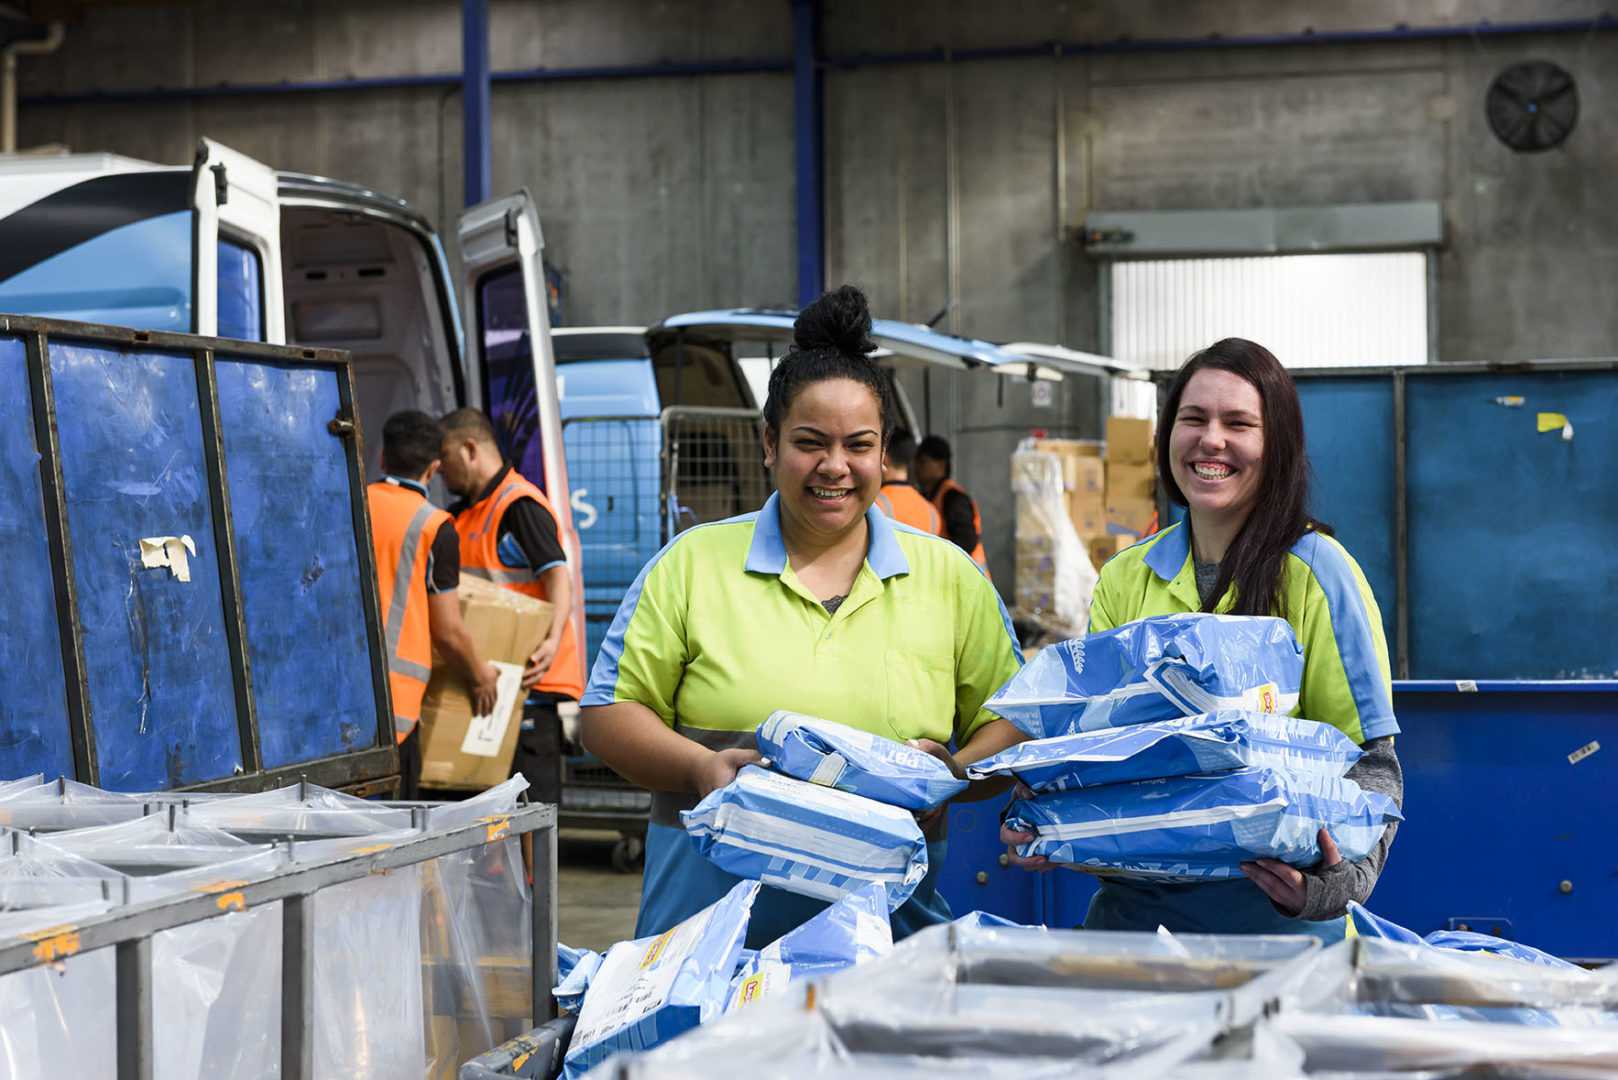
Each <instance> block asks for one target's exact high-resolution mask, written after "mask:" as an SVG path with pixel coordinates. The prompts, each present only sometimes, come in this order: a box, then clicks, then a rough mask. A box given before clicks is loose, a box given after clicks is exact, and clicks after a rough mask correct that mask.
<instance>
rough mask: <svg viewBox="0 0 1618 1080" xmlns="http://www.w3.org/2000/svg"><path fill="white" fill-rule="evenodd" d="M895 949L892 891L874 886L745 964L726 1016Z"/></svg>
mask: <svg viewBox="0 0 1618 1080" xmlns="http://www.w3.org/2000/svg"><path fill="white" fill-rule="evenodd" d="M892 950H893V926H892V924H890V923H889V922H888V895H887V890H886V889H885V888H884V887H883V886H882V885H880V884H878V883H876V882H872V883H871V884H869V885H864V886H861V887H860V888H858V889H856V890H855V891H853V892H851V893H849V894H848V895H847V896H845V897H843V898H842V899H841V900H839V901H837V903H835V904H833V905H832V906H831V907H829V908H827V909H826V910H825V911H822V912H821V913H820V914H819V915H816V916H815V917H814V918H812V919H810V920H809V921H808V922H806V923H804V924H803V925H802V926H800V927H798V928H797V929H796V930H793V931H791V932H789V933H787V934H784V935H782V936H781V937H780V938H778V939H777V940H775V941H773V942H771V943H770V944H768V945H766V946H764V948H762V949H760V950H759V951H758V952H756V953H754V954H752V955H751V956H749V957H747V958H746V959H744V960H743V961H742V963H741V966H740V967H739V968H738V969H737V971H736V975H735V977H734V978H733V979H731V981H730V997H729V999H728V1000H727V1001H726V1003H725V1011H726V1012H727V1013H728V1012H732V1011H734V1010H736V1009H739V1008H742V1007H744V1006H747V1005H754V1004H757V1003H758V1002H760V1001H763V1000H764V999H766V998H769V997H774V996H776V995H778V994H780V993H781V991H783V990H785V989H786V988H787V987H788V986H789V985H791V984H792V983H793V982H794V981H796V980H799V979H807V978H814V977H816V976H820V975H830V974H832V973H833V972H836V971H842V970H843V969H845V968H851V967H854V966H856V965H858V964H863V963H865V962H866V961H867V960H875V959H876V958H877V957H879V956H886V955H887V954H888V953H889V952H891V951H892Z"/></svg>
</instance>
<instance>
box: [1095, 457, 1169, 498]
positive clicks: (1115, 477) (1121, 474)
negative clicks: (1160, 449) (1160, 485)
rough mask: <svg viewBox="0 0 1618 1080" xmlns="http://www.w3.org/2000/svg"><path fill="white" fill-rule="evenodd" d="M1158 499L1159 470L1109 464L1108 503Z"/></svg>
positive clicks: (1147, 466) (1150, 467) (1139, 466)
mask: <svg viewBox="0 0 1618 1080" xmlns="http://www.w3.org/2000/svg"><path fill="white" fill-rule="evenodd" d="M1156 497H1157V470H1156V469H1155V468H1154V467H1153V466H1152V465H1151V464H1146V465H1124V464H1118V463H1116V462H1111V461H1109V462H1107V502H1109V503H1113V502H1122V501H1125V500H1144V501H1146V502H1150V501H1152V500H1153V499H1155V498H1156Z"/></svg>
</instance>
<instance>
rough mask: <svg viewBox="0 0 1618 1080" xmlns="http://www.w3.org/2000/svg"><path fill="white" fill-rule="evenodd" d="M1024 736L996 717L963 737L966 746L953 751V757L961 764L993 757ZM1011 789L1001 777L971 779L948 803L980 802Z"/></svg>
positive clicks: (1009, 781) (965, 764)
mask: <svg viewBox="0 0 1618 1080" xmlns="http://www.w3.org/2000/svg"><path fill="white" fill-rule="evenodd" d="M1027 738H1028V736H1027V735H1025V734H1023V733H1022V732H1021V731H1018V730H1017V728H1016V727H1015V726H1013V724H1012V723H1011V721H1010V720H1005V719H1001V718H996V719H994V720H991V721H989V722H988V723H987V724H984V725H983V726H982V727H980V728H978V729H977V730H976V731H974V732H973V733H972V737H971V738H970V739H968V740H966V745H965V746H963V747H961V748H960V749H959V750H957V751H956V752H955V760H956V761H957V762H959V763H960V764H961V765H962V766H963V767H964V766H967V765H971V764H973V763H975V762H979V761H982V760H983V759H984V758H988V757H993V756H994V755H995V754H998V753H999V752H1000V751H1002V750H1004V749H1006V748H1007V747H1011V746H1016V745H1017V744H1018V743H1020V742H1024V741H1026V740H1027ZM1010 790H1011V780H1010V778H1008V777H1004V776H995V777H990V778H989V779H987V780H974V781H972V786H971V787H969V788H967V789H966V790H965V791H963V792H961V793H960V794H959V795H957V796H955V798H954V799H952V800H951V801H952V802H981V801H982V800H984V799H992V798H994V797H995V796H997V795H1001V794H1004V793H1005V792H1007V791H1010Z"/></svg>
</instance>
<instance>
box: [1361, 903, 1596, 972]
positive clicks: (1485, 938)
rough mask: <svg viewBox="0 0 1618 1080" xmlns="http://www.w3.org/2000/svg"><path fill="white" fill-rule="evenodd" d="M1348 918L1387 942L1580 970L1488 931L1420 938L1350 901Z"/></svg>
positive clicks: (1440, 933) (1437, 933)
mask: <svg viewBox="0 0 1618 1080" xmlns="http://www.w3.org/2000/svg"><path fill="white" fill-rule="evenodd" d="M1348 917H1349V918H1350V919H1352V920H1353V921H1354V932H1355V933H1356V934H1358V935H1359V936H1360V937H1366V938H1383V939H1385V940H1388V941H1400V942H1403V943H1404V944H1406V945H1430V946H1432V947H1433V948H1435V949H1449V950H1451V951H1453V952H1483V953H1489V954H1491V955H1493V956H1504V957H1509V958H1510V959H1512V960H1521V961H1522V962H1523V963H1525V964H1534V965H1536V966H1538V967H1548V968H1559V969H1561V970H1564V971H1583V970H1584V969H1583V968H1581V967H1579V966H1578V965H1577V964H1574V963H1570V962H1569V961H1567V960H1563V959H1562V958H1561V957H1559V956H1552V955H1551V954H1550V953H1548V952H1545V951H1543V950H1541V949H1536V948H1534V947H1533V946H1532V945H1524V944H1522V943H1521V942H1518V941H1507V940H1506V939H1505V938H1497V937H1494V936H1493V935H1491V934H1479V933H1476V932H1474V931H1471V930H1434V931H1433V932H1432V933H1430V934H1428V935H1427V936H1426V937H1425V938H1424V937H1422V936H1420V935H1419V934H1417V933H1416V932H1415V931H1414V930H1407V929H1405V928H1404V927H1402V926H1400V925H1399V924H1398V923H1396V922H1394V921H1392V920H1391V919H1384V918H1383V917H1382V916H1380V915H1377V914H1376V913H1374V912H1372V911H1370V910H1369V909H1368V908H1366V907H1365V905H1363V904H1361V903H1359V902H1357V901H1354V900H1350V901H1349V902H1348Z"/></svg>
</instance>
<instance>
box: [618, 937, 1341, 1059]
mask: <svg viewBox="0 0 1618 1080" xmlns="http://www.w3.org/2000/svg"><path fill="white" fill-rule="evenodd" d="M1318 947H1319V944H1318V942H1315V941H1312V940H1308V939H1301V938H1281V937H1259V936H1254V937H1250V938H1241V939H1235V938H1211V937H1199V936H1192V937H1187V938H1185V939H1183V943H1181V942H1165V941H1163V940H1162V939H1160V938H1158V937H1157V936H1156V935H1152V934H1084V933H1076V932H1069V931H1045V930H1043V929H1036V928H1017V929H1004V928H992V929H973V928H971V927H967V926H955V925H949V926H942V927H933V928H929V929H927V930H923V931H921V932H920V933H918V934H916V935H914V936H912V937H910V938H908V939H907V940H905V941H904V942H901V943H900V944H898V945H897V946H895V947H894V950H893V951H892V953H890V954H889V955H888V956H886V957H883V958H881V959H877V960H873V961H871V962H870V963H867V964H863V965H861V966H860V967H858V968H855V969H853V970H851V971H846V972H843V973H840V974H835V975H831V976H829V977H826V978H824V979H817V980H815V983H814V985H815V991H816V992H815V994H814V997H813V1001H812V1002H808V1001H805V1000H803V999H800V998H798V997H797V996H795V995H794V996H792V997H791V998H790V999H788V1000H784V1001H767V1002H765V1003H764V1004H763V1005H761V1006H760V1007H758V1008H757V1009H749V1010H746V1011H744V1012H743V1013H742V1014H741V1015H740V1016H726V1017H725V1018H723V1019H722V1020H718V1021H715V1022H714V1023H712V1024H709V1025H706V1026H704V1027H703V1028H701V1029H699V1030H698V1031H695V1032H692V1033H690V1034H688V1035H686V1036H684V1037H682V1038H681V1039H678V1040H676V1041H674V1042H672V1043H670V1044H669V1045H667V1046H665V1047H662V1048H660V1049H657V1050H654V1051H652V1052H651V1053H649V1054H646V1055H643V1056H641V1057H639V1058H637V1059H633V1060H631V1059H628V1058H618V1059H615V1061H614V1064H615V1065H617V1066H619V1068H620V1071H619V1072H617V1073H615V1074H614V1075H618V1076H623V1077H635V1078H642V1077H644V1078H651V1077H657V1078H660V1080H672V1078H675V1077H679V1078H685V1077H693V1078H694V1077H697V1076H712V1075H746V1076H760V1077H787V1076H804V1075H827V1076H833V1075H835V1076H861V1077H863V1076H895V1077H899V1076H903V1077H922V1076H950V1075H957V1070H962V1069H966V1070H967V1071H966V1072H965V1073H962V1075H976V1076H980V1077H1007V1078H1010V1077H1029V1076H1032V1077H1046V1076H1073V1075H1079V1074H1082V1075H1085V1076H1098V1077H1132V1078H1133V1077H1153V1078H1154V1080H1155V1078H1157V1077H1161V1076H1163V1075H1165V1074H1166V1072H1167V1071H1168V1070H1169V1069H1170V1068H1171V1067H1173V1066H1175V1065H1177V1064H1179V1063H1181V1062H1183V1061H1187V1060H1191V1059H1192V1058H1194V1057H1195V1056H1196V1055H1199V1054H1201V1053H1203V1052H1205V1051H1207V1050H1208V1048H1209V1047H1210V1045H1211V1044H1212V1043H1213V1041H1214V1040H1215V1039H1216V1038H1217V1037H1218V1035H1219V1034H1220V1033H1221V1031H1223V1030H1225V1028H1226V1027H1227V1025H1228V1024H1229V1023H1230V1022H1232V1020H1233V1019H1234V1020H1235V1021H1236V1022H1245V1020H1246V1019H1247V1018H1250V1017H1252V1016H1256V1015H1257V1014H1258V1012H1259V1011H1260V1010H1261V1008H1262V1003H1263V1002H1264V1001H1267V1000H1270V999H1272V998H1273V996H1274V990H1273V989H1272V988H1271V984H1272V983H1273V982H1274V980H1275V978H1276V977H1277V975H1279V974H1280V973H1283V972H1284V971H1286V970H1287V969H1288V967H1289V965H1292V964H1295V963H1296V962H1297V961H1299V960H1300V959H1302V958H1305V957H1307V956H1308V955H1309V954H1310V953H1311V952H1312V951H1314V950H1316V949H1318ZM1243 994H1245V995H1247V997H1248V998H1249V999H1250V1004H1249V1005H1248V1006H1247V1008H1246V1011H1245V1012H1243V1011H1238V1010H1237V1009H1236V1008H1235V1003H1236V999H1237V997H1238V996H1239V995H1243Z"/></svg>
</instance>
